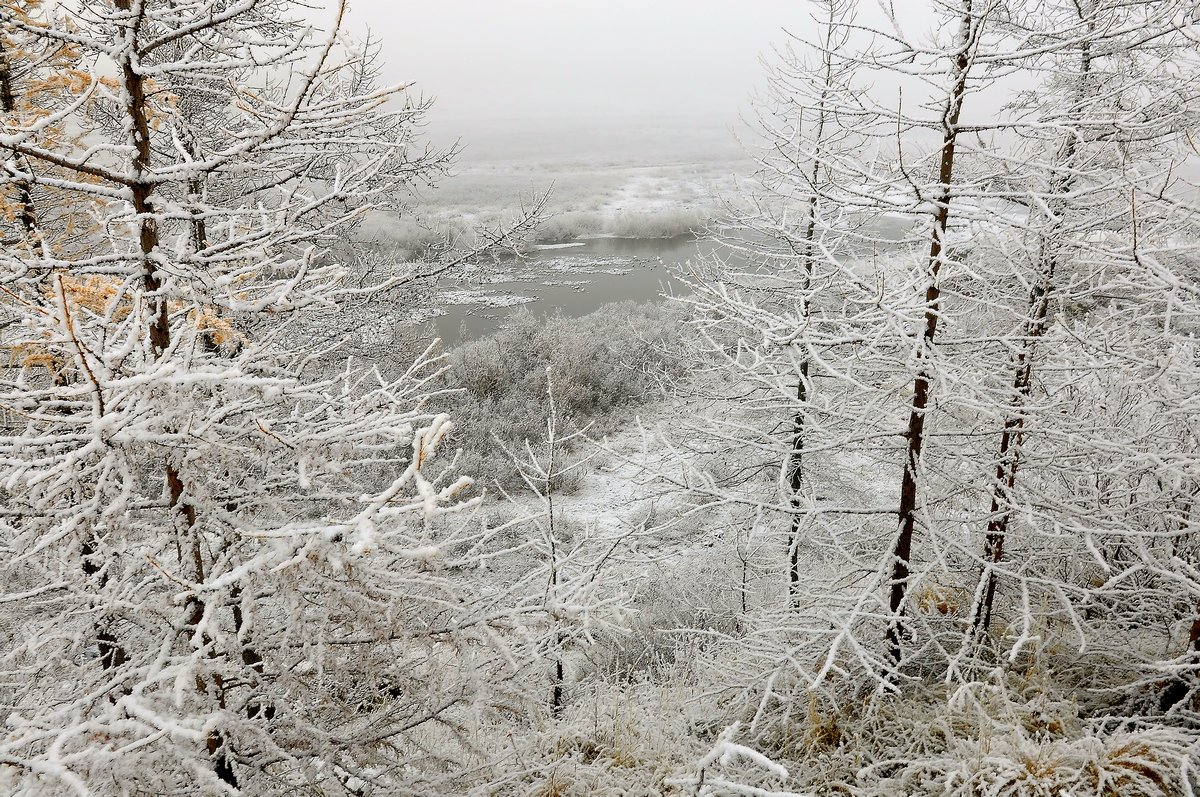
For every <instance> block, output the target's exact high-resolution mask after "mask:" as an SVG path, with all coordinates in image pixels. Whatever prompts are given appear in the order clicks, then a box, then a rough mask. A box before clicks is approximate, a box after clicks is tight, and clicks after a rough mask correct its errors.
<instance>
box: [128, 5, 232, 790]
mask: <svg viewBox="0 0 1200 797" xmlns="http://www.w3.org/2000/svg"><path fill="white" fill-rule="evenodd" d="M135 3H136V7H137V11H134V10H133V9H134V4H135ZM115 4H116V7H117V8H118V9H119V10H121V11H124V12H127V13H129V14H130V15H131V18H130V21H129V23H128V24H129V26H130V28H131V30H130V34H131V39H132V40H134V41H136V40H137V34H138V29H139V28H140V26H141V24H142V21H143V19H144V12H143V10H142V5H141V3H139V2H137V0H115ZM120 68H121V77H122V83H123V88H124V90H125V93H126V100H127V102H128V106H127V108H126V113H127V115H128V118H129V122H130V127H131V135H132V139H133V145H134V157H133V164H132V165H133V172H134V179H133V180H132V181H131V182H130V192H131V194H132V200H133V202H132V204H133V211H134V213H136V214H137V218H138V229H139V236H138V242H139V248H140V252H141V259H142V264H143V266H142V267H143V273H142V286H143V288H144V289H145V291H146V293H147V294H148V295H149V296H150V297H151V301H152V307H153V308H154V309H153V313H152V314H151V318H150V320H149V328H148V330H147V332H148V334H149V341H150V353H151V354H152V355H153V356H154V357H162V356H163V354H164V353H166V351H167V350H168V349H169V348H170V346H171V321H170V315H169V308H168V302H167V298H166V297H165V296H163V295H162V288H163V283H162V280H161V278H160V276H159V274H158V271H157V268H156V266H155V258H154V257H153V254H154V250H155V249H157V248H158V245H159V229H158V221H157V219H156V218H155V216H154V213H155V208H154V186H155V184H154V183H153V182H152V181H151V180H149V179H147V178H148V177H149V174H150V166H151V156H152V149H151V138H150V119H149V114H150V105H149V98H148V97H147V93H146V83H145V79H144V78H143V76H142V75H141V74H139V73H138V71H137V69H136V67H135V66H134V63H133V60H132V57H131V54H130V53H129V52H126V53H124V56H123V58H122V59H121V61H120ZM164 470H165V473H164V476H165V480H166V484H167V493H168V496H169V504H170V511H171V512H172V513H178V515H179V516H181V518H182V520H183V526H184V533H185V535H186V538H187V539H188V541H189V543H190V545H189V551H188V553H189V554H190V558H191V562H190V565H191V567H190V569H191V571H192V573H191V575H192V577H193V579H194V582H195V583H201V582H203V580H204V559H203V552H202V550H201V545H200V538H199V533H198V529H197V526H196V510H195V507H193V506H192V505H191V504H190V503H188V502H187V501H186V500H185V498H184V493H185V487H184V482H183V479H182V477H181V475H180V473H179V470H178V469H177V468H176V467H175V465H174V464H172V463H171V462H167V463H166V465H165V468H164ZM184 612H185V618H186V624H187V627H189V628H193V629H194V628H196V627H198V626H199V624H200V621H201V619H202V618H203V616H204V612H205V605H204V602H203V601H202V600H201V599H200V598H199V596H197V595H193V596H191V597H190V598H189V599H188V603H187V605H186V607H185V609H184ZM214 686H215V687H216V689H217V690H218V699H219V700H220V701H221V702H222V703H223V702H224V695H223V692H224V689H223V685H222V684H220V683H216V684H214ZM204 687H205V684H204V683H203V681H201V680H200V679H197V688H199V689H201V691H204ZM206 746H207V750H208V753H209V756H210V757H211V758H212V761H213V771H214V773H215V774H216V775H217V777H218V778H219V779H220V780H221V781H223V782H224V783H226V784H228V785H229V786H232V787H233V788H235V789H236V788H237V787H238V779H237V775H236V773H235V772H234V770H233V766H232V761H231V758H230V751H229V745H228V743H227V740H226V739H225V738H224V735H223V734H222V733H221V732H220V731H219V730H213V731H212V732H211V733H210V734H209V737H208V741H207V745H206Z"/></svg>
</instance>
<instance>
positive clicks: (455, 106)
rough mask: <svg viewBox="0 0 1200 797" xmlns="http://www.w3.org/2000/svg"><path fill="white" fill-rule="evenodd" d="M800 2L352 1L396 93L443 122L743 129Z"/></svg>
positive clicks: (803, 12)
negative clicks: (636, 122)
mask: <svg viewBox="0 0 1200 797" xmlns="http://www.w3.org/2000/svg"><path fill="white" fill-rule="evenodd" d="M810 8H811V6H809V5H808V4H807V3H804V2H802V1H801V0H353V2H352V5H351V8H350V16H349V22H350V25H349V27H350V29H351V30H353V31H354V32H355V33H361V31H362V30H363V28H364V27H369V28H370V29H371V30H372V32H373V35H374V37H375V38H378V39H379V40H380V42H381V43H382V46H383V60H384V61H385V64H386V65H385V68H384V74H383V77H384V78H385V79H386V80H387V81H388V82H413V83H415V86H414V88H415V90H416V91H418V92H421V93H424V94H425V95H426V96H434V97H435V98H436V110H435V113H436V115H437V117H439V118H440V119H442V120H456V119H467V120H521V119H536V118H564V117H575V118H580V117H582V118H589V119H605V118H622V119H639V118H648V117H665V116H697V117H703V118H705V119H708V120H712V121H714V122H719V123H726V122H733V121H734V120H735V119H736V116H737V113H738V111H739V109H741V108H744V107H745V106H746V104H747V99H748V97H749V95H750V93H751V91H752V90H753V89H754V88H755V86H757V85H760V84H761V82H762V75H763V68H762V66H761V64H760V62H759V57H760V56H761V55H764V54H767V53H769V51H770V48H771V46H772V45H773V44H778V43H779V42H781V41H783V40H784V39H785V38H786V35H785V34H784V33H783V32H782V28H785V27H786V28H788V29H789V30H791V31H793V32H794V33H796V34H803V33H804V31H805V30H806V28H807V27H808V25H809V23H810V16H809V15H810Z"/></svg>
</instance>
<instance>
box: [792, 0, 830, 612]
mask: <svg viewBox="0 0 1200 797" xmlns="http://www.w3.org/2000/svg"><path fill="white" fill-rule="evenodd" d="M835 15H836V9H835V7H834V6H833V5H830V7H829V19H828V20H827V22H826V29H825V30H826V35H827V36H828V37H830V38H831V37H832V33H833V26H834V23H835V21H836V18H835ZM828 42H829V40H828V39H827V40H826V44H827V45H828ZM822 58H823V61H822V66H823V68H824V78H823V79H824V83H823V84H822V89H821V101H820V103H819V105H818V110H817V120H816V125H817V127H816V130H815V131H814V138H813V140H814V147H813V163H812V169H811V171H810V174H809V181H810V182H809V186H810V187H811V189H812V193H811V194H810V195H809V197H808V222H807V224H806V225H805V228H804V239H803V244H802V248H801V262H803V264H804V278H803V283H802V285H801V292H802V296H803V298H802V308H803V310H802V311H803V314H804V316H803V317H804V319H805V320H807V319H808V317H809V314H810V313H811V311H812V307H811V304H812V300H811V299H810V297H809V291H811V290H812V276H813V254H814V251H815V246H814V241H815V240H816V234H817V206H818V200H817V189H816V186H817V180H818V179H820V176H821V158H822V154H823V153H822V144H823V143H824V138H825V124H826V121H827V116H828V109H827V103H828V99H829V92H830V89H831V86H832V83H833V53H832V51H831V48H829V47H828V46H827V47H826V50H825V52H824V53H823V54H822ZM809 384H810V382H809V361H808V357H807V356H806V357H804V359H802V360H801V361H800V373H799V375H798V378H797V379H796V412H795V413H794V414H793V415H792V449H791V451H790V452H789V453H788V461H787V471H788V487H789V489H790V490H791V509H792V518H791V523H790V527H789V529H788V541H787V542H788V597H789V600H790V602H791V603H792V604H795V603H796V600H797V598H798V593H799V590H800V525H801V522H802V517H801V513H800V488H801V487H803V485H804V437H805V422H806V413H807V407H808V402H809Z"/></svg>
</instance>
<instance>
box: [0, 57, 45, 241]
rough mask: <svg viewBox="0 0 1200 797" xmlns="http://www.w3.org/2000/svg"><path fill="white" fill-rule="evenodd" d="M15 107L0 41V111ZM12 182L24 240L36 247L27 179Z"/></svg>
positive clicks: (9, 67)
mask: <svg viewBox="0 0 1200 797" xmlns="http://www.w3.org/2000/svg"><path fill="white" fill-rule="evenodd" d="M16 108H17V98H16V91H15V90H14V88H13V82H12V64H11V63H10V60H9V54H8V52H6V51H5V50H4V43H3V42H2V41H0V111H3V113H4V114H6V115H7V114H11V113H13V112H14V111H15V110H16ZM12 158H13V162H14V163H15V164H16V165H17V166H18V167H24V168H25V169H26V170H28V168H29V167H28V163H27V162H26V161H25V159H24V158H23V157H21V156H20V155H18V154H17V153H15V152H13V153H12ZM13 184H14V186H15V187H16V189H17V201H18V202H19V203H20V205H21V211H20V213H19V214H18V216H19V218H20V220H21V228H22V229H23V230H24V232H25V241H26V243H27V244H28V245H30V246H34V247H36V246H37V245H38V244H39V243H40V242H41V238H40V236H39V235H38V226H37V213H36V212H35V211H34V205H33V193H32V188H31V186H30V185H29V181H28V180H25V179H18V180H15V181H14V183H13Z"/></svg>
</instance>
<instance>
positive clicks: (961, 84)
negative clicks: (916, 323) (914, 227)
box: [886, 0, 976, 668]
mask: <svg viewBox="0 0 1200 797" xmlns="http://www.w3.org/2000/svg"><path fill="white" fill-rule="evenodd" d="M971 3H972V0H963V4H962V5H963V17H962V23H961V25H962V28H961V30H962V31H963V42H962V46H961V49H960V50H959V51H958V53H957V54H956V56H955V60H954V83H953V85H952V87H951V89H950V94H949V96H948V97H947V100H946V108H945V112H944V115H943V133H942V148H941V160H940V163H939V167H938V187H939V194H938V196H937V198H936V200H935V201H936V203H937V209H936V210H935V211H934V214H933V230H932V233H931V236H930V242H929V283H928V285H927V287H926V289H925V319H924V328H923V330H922V332H921V340H920V346H919V347H918V349H917V375H916V379H915V380H914V381H913V398H912V405H911V408H910V410H909V416H908V424H907V427H906V429H905V432H904V440H905V451H904V472H903V475H902V477H901V482H900V509H899V516H900V529H899V533H898V534H897V536H896V541H895V544H894V546H893V548H892V571H891V577H890V581H889V583H890V592H889V596H888V608H889V610H890V614H891V617H892V620H891V622H890V623H889V624H888V628H887V632H886V641H887V653H888V658H889V659H890V661H891V663H892V667H893V668H898V667H899V665H900V661H901V658H902V654H903V650H902V646H901V645H902V641H903V639H904V638H905V636H906V634H905V628H904V604H905V598H906V597H907V594H908V578H909V575H910V572H909V570H910V568H909V563H910V562H911V559H912V545H913V532H914V530H915V528H916V512H917V499H918V477H917V469H918V467H919V465H920V461H921V450H922V448H923V447H924V444H925V417H926V413H927V411H928V408H929V389H930V382H931V380H932V373H931V370H930V369H931V362H930V360H931V358H932V356H933V344H934V340H935V338H936V336H937V327H938V320H939V319H940V318H941V289H940V283H939V279H938V275H939V273H940V272H941V268H942V264H943V263H944V262H945V260H946V252H945V239H946V229H947V227H948V226H949V222H950V203H951V200H952V199H953V194H952V192H951V184H952V182H953V180H954V155H955V151H956V148H957V142H958V120H959V115H960V114H961V112H962V104H963V99H964V98H965V96H966V92H967V75H968V72H969V71H970V65H971V62H970V50H971V47H972V46H973V40H974V35H973V33H974V32H976V26H975V20H974V15H973V13H972V8H971Z"/></svg>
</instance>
